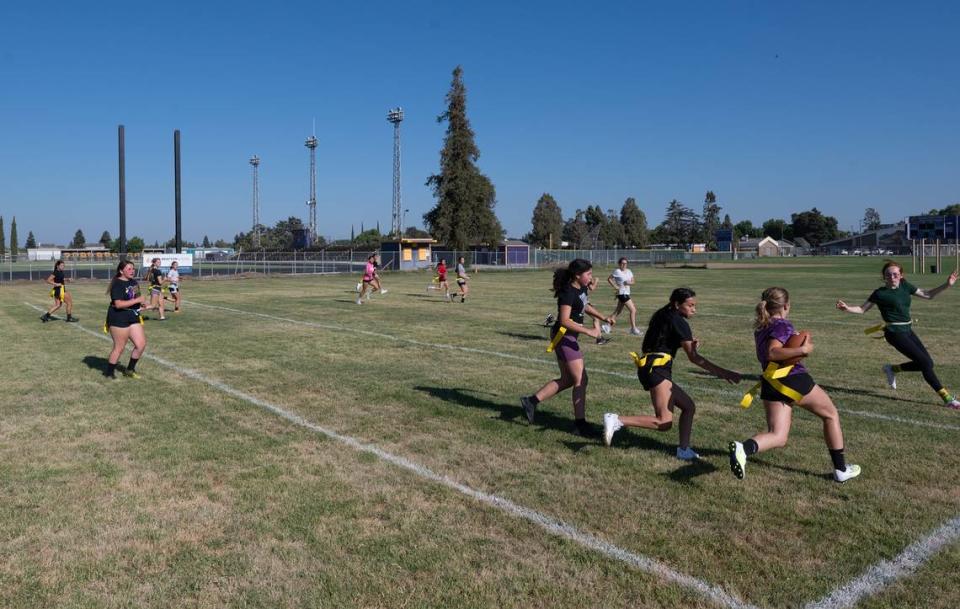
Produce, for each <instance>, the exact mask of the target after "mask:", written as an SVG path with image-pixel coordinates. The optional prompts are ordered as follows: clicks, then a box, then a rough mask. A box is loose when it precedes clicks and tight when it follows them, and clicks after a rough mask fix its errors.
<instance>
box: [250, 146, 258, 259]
mask: <svg viewBox="0 0 960 609" xmlns="http://www.w3.org/2000/svg"><path fill="white" fill-rule="evenodd" d="M250 166H251V167H252V168H253V239H254V242H255V243H256V244H257V247H260V157H258V156H257V155H253V156H252V157H250Z"/></svg>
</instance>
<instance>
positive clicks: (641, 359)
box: [630, 351, 673, 368]
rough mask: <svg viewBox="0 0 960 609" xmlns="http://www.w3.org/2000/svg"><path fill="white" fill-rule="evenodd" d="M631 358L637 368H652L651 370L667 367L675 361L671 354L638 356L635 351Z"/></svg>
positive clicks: (631, 353)
mask: <svg viewBox="0 0 960 609" xmlns="http://www.w3.org/2000/svg"><path fill="white" fill-rule="evenodd" d="M630 357H632V358H633V363H635V364H636V365H637V368H646V367H647V366H650V367H651V368H656V367H657V366H666V365H667V364H668V363H670V360H672V359H673V356H672V355H670V354H669V353H644V354H643V355H642V356H640V355H637V353H636V352H635V351H631V352H630Z"/></svg>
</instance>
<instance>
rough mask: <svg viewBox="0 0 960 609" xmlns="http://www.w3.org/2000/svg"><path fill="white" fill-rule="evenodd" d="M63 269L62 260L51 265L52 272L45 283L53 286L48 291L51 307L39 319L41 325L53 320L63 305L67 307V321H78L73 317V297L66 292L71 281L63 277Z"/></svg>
mask: <svg viewBox="0 0 960 609" xmlns="http://www.w3.org/2000/svg"><path fill="white" fill-rule="evenodd" d="M63 267H64V263H63V260H57V262H56V263H54V265H53V272H52V273H50V275H49V276H48V277H47V283H49V284H50V285H52V286H53V288H52V289H51V290H50V297H51V298H53V306H52V307H50V309H49V310H48V311H47V312H46V313H44V314H43V316H42V317H41V318H40V321H42V322H43V323H47V322H48V321H50V320H51V319H53V314H54V313H56V312H57V310H58V309H60V307H62V306H63V305H64V304H66V305H67V321H69V322H75V321H80V320H78V319H77V318H76V317H74V316H73V296H71V295H70V293H69V292H67V282H68V281H71V279H70V278H68V277H66V276H65V275H64V272H63Z"/></svg>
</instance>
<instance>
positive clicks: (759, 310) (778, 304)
mask: <svg viewBox="0 0 960 609" xmlns="http://www.w3.org/2000/svg"><path fill="white" fill-rule="evenodd" d="M789 303H790V293H789V292H787V291H786V290H785V289H783V288H767V289H766V290H764V291H763V294H761V295H760V302H758V303H757V306H756V309H755V311H756V316H755V317H754V318H753V327H754V329H756V330H759V329H761V328H766V327H767V326H769V325H770V318H771V317H772V316H774V315H776V314H777V313H780V312H781V311H783V309H784V307H786V306H787V304H789Z"/></svg>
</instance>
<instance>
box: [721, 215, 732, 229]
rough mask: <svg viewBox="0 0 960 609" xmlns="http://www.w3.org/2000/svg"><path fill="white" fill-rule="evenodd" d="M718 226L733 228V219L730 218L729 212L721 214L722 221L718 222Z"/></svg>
mask: <svg viewBox="0 0 960 609" xmlns="http://www.w3.org/2000/svg"><path fill="white" fill-rule="evenodd" d="M720 228H724V229H727V230H733V220H731V219H730V214H723V222H722V223H721V224H720Z"/></svg>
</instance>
